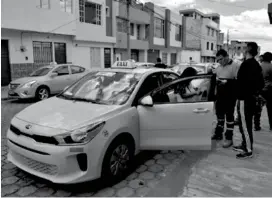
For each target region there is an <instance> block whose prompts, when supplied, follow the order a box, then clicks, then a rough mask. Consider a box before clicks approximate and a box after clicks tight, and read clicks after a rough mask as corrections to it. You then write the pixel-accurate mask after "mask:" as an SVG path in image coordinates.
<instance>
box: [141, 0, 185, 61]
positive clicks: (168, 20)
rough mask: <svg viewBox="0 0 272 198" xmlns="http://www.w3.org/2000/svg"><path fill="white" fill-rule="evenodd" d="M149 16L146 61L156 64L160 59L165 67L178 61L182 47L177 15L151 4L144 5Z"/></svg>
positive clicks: (180, 27)
mask: <svg viewBox="0 0 272 198" xmlns="http://www.w3.org/2000/svg"><path fill="white" fill-rule="evenodd" d="M145 10H146V11H147V12H148V13H149V14H150V26H149V27H150V28H149V50H148V52H147V61H148V62H153V63H155V62H156V59H157V58H158V57H160V58H161V59H162V62H164V63H165V64H167V65H171V64H175V63H176V62H178V61H179V60H180V56H181V49H182V48H181V47H182V20H181V18H180V16H179V15H178V14H175V13H172V12H171V11H170V10H169V9H167V8H165V7H160V6H158V5H155V4H154V3H152V2H147V3H145Z"/></svg>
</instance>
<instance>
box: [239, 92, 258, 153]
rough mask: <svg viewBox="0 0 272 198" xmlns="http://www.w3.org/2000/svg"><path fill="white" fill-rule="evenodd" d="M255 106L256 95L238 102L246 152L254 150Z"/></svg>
mask: <svg viewBox="0 0 272 198" xmlns="http://www.w3.org/2000/svg"><path fill="white" fill-rule="evenodd" d="M255 108H256V98H255V97H251V98H247V99H245V100H240V101H238V104H237V113H238V119H239V129H240V132H241V135H242V146H243V147H244V149H245V151H246V152H252V150H253V116H254V111H255Z"/></svg>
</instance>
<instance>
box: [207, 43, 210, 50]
mask: <svg viewBox="0 0 272 198" xmlns="http://www.w3.org/2000/svg"><path fill="white" fill-rule="evenodd" d="M209 45H210V43H209V42H207V50H209Z"/></svg>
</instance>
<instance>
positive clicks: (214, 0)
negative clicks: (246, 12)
mask: <svg viewBox="0 0 272 198" xmlns="http://www.w3.org/2000/svg"><path fill="white" fill-rule="evenodd" d="M207 1H209V2H212V3H218V4H222V5H226V6H230V7H236V8H246V9H256V8H252V7H247V6H242V5H234V4H229V3H224V2H222V1H218V0H207Z"/></svg>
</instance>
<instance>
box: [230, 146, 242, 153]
mask: <svg viewBox="0 0 272 198" xmlns="http://www.w3.org/2000/svg"><path fill="white" fill-rule="evenodd" d="M232 148H233V150H235V151H238V152H244V151H245V149H244V147H243V146H242V145H239V146H233V147H232Z"/></svg>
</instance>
